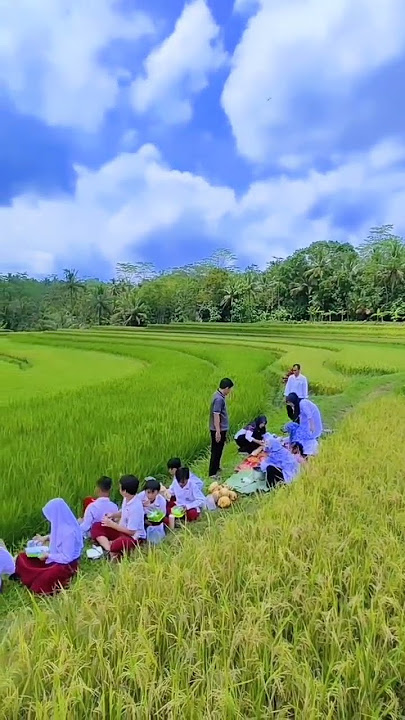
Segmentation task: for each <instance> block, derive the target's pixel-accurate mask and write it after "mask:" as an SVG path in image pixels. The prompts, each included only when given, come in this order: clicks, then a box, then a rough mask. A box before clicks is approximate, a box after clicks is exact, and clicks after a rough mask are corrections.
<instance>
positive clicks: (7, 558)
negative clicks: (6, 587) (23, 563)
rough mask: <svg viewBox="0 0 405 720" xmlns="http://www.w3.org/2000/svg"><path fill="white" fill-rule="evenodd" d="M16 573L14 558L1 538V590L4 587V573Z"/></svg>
mask: <svg viewBox="0 0 405 720" xmlns="http://www.w3.org/2000/svg"><path fill="white" fill-rule="evenodd" d="M14 573H15V563H14V559H13V557H12V556H11V555H10V553H9V552H8V550H7V548H6V546H5V545H3V543H2V542H1V540H0V592H1V589H2V579H1V578H2V575H14Z"/></svg>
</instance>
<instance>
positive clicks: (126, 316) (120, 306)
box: [112, 290, 148, 327]
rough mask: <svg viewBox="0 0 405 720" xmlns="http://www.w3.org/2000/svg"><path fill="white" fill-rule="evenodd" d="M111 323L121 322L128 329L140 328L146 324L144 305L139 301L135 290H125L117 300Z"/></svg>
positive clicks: (146, 317)
mask: <svg viewBox="0 0 405 720" xmlns="http://www.w3.org/2000/svg"><path fill="white" fill-rule="evenodd" d="M112 320H113V322H116V321H117V322H122V323H123V324H124V325H129V326H130V327H141V326H142V325H146V324H147V322H148V314H147V308H146V305H145V303H143V302H142V300H140V299H139V297H138V293H137V291H136V290H126V291H125V292H124V293H122V295H120V296H119V297H118V299H117V303H116V312H115V314H114V315H113V318H112Z"/></svg>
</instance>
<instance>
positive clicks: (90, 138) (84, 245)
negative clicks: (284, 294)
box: [0, 0, 405, 275]
mask: <svg viewBox="0 0 405 720" xmlns="http://www.w3.org/2000/svg"><path fill="white" fill-rule="evenodd" d="M138 2H139V3H140V2H144V6H145V7H146V0H136V3H138ZM402 5H403V0H384V2H380V0H357V1H356V2H355V3H354V2H351V0H336V2H324V0H236V2H235V3H234V5H233V8H231V7H230V9H229V17H228V19H227V20H226V19H225V25H224V24H220V23H219V19H218V18H219V17H221V18H222V20H221V22H222V21H223V18H224V17H225V13H224V8H225V4H224V6H222V5H221V7H220V8H219V9H220V10H221V12H222V14H221V13H220V12H215V16H214V11H217V10H218V8H216V7H215V5H214V3H212V2H210V1H209V0H191V2H186V3H185V4H184V5H183V6H182V8H181V11H180V14H178V15H177V16H175V15H174V11H173V9H172V4H170V3H169V4H167V5H165V6H164V11H165V12H167V15H165V17H164V20H165V23H164V27H166V28H167V27H170V28H172V31H171V32H169V33H168V34H167V36H166V37H162V35H161V28H162V27H163V25H162V23H161V20H162V18H161V17H160V18H159V17H157V16H155V17H154V19H153V21H152V20H151V19H150V17H149V16H148V15H147V14H145V12H143V11H141V10H140V5H138V4H136V5H135V10H132V11H131V12H130V13H129V14H128V12H124V6H126V7H128V4H127V5H126V3H125V2H124V0H88V1H86V2H85V3H79V4H71V3H67V2H66V0H43V1H42V2H41V3H40V4H38V2H37V0H20V1H19V3H17V4H16V3H14V4H13V3H2V4H0V82H1V83H2V85H3V87H4V91H5V96H6V99H8V102H9V106H8V121H7V122H8V124H7V128H8V129H7V133H8V135H7V136H3V135H2V130H3V128H5V127H6V122H5V119H4V114H3V119H2V115H1V114H0V152H1V151H2V149H3V153H4V156H3V157H5V158H6V159H7V162H3V164H2V163H1V158H0V197H2V198H3V200H2V201H3V202H4V205H3V206H0V223H1V228H2V234H1V236H0V271H3V272H8V271H12V270H14V271H15V270H18V271H24V270H27V271H29V272H31V273H35V274H43V273H50V272H58V271H60V270H61V268H63V267H66V265H68V264H69V265H71V266H78V265H80V266H81V267H86V268H88V274H89V275H94V274H97V272H98V266H97V262H100V263H101V264H102V265H103V267H104V268H105V267H106V266H107V267H108V268H111V271H112V270H113V268H114V265H115V263H116V262H117V261H122V260H130V259H137V258H139V259H143V260H148V259H149V258H150V256H151V254H154V256H155V257H159V261H160V262H161V266H162V267H164V266H168V265H170V264H171V263H172V261H173V260H172V258H173V252H172V249H173V248H174V247H176V246H177V247H178V246H179V245H180V244H181V242H182V240H181V238H187V250H189V249H190V248H191V251H192V253H194V257H195V259H199V258H202V257H205V256H206V255H207V252H209V251H210V249H212V247H215V246H216V247H230V248H231V249H233V250H234V251H235V252H236V253H237V254H238V255H239V256H240V258H241V262H243V263H246V264H249V263H252V262H253V263H257V264H259V265H264V264H265V263H266V262H267V261H269V260H270V259H271V257H272V256H274V255H276V256H283V255H286V254H288V253H290V252H292V251H293V250H294V249H296V248H297V247H302V246H304V245H306V244H309V243H311V242H313V241H316V240H325V239H335V240H345V241H346V240H349V241H352V242H353V243H356V242H359V241H360V240H361V239H362V238H363V237H364V236H365V235H366V234H367V231H368V228H369V227H370V226H371V225H375V224H382V223H394V224H395V225H396V226H397V230H398V231H399V232H404V231H405V222H404V221H403V207H404V206H405V131H404V130H403V128H402V125H401V123H400V122H399V123H397V126H396V127H393V128H392V129H391V128H390V126H389V124H388V118H391V117H392V112H394V110H392V109H390V110H389V112H388V113H385V114H384V113H383V114H382V115H381V116H380V120H379V122H380V124H379V125H378V126H377V127H376V129H375V133H374V134H373V137H371V135H370V137H368V139H367V138H366V139H364V137H363V136H366V135H367V133H366V132H365V131H366V130H368V129H369V118H370V113H369V109H370V107H373V103H374V104H375V103H376V102H378V99H376V97H375V95H376V93H375V91H374V86H373V81H374V78H375V77H376V74H377V73H381V78H380V82H381V83H382V84H383V85H384V83H385V84H386V86H387V87H388V86H389V83H390V80H389V79H390V73H391V70H392V67H394V63H397V64H398V68H399V69H397V72H398V73H399V77H402V75H401V67H405V14H404V13H403V8H402ZM16 6H18V11H17V7H16ZM210 7H211V10H210ZM131 8H133V4H132V3H131ZM232 10H233V11H232ZM152 42H153V43H154V44H153V47H152V49H150V44H151V43H152ZM401 62H402V63H403V66H401V64H400V63H401ZM384 71H386V73H387V74H386V75H384ZM226 74H227V77H226V78H225V80H224V76H225V75H226ZM367 82H368V83H369V90H368V93H367V92H366V91H365V90H364V87H365V86H366V85H367ZM365 84H366V85H365ZM360 86H361V87H362V88H363V90H362V93H360V92H359V88H360ZM202 90H205V91H206V92H205V94H204V102H203V103H202V102H200V103H198V102H197V98H198V95H199V93H201V91H202ZM391 90H392V92H393V93H395V95H396V96H398V102H400V101H401V96H400V95H398V93H397V92H395V88H391ZM269 98H271V99H269ZM3 99H4V98H3ZM13 112H14V113H16V117H17V119H20V120H21V119H22V118H23V115H22V113H25V114H28V115H25V116H24V118H23V122H14V123H13V121H12V113H13ZM395 112H397V114H398V115H399V116H400V117H402V115H401V112H400V108H396V109H395ZM10 113H11V114H10ZM30 115H33V116H35V118H36V120H35V125H36V129H35V128H34V121H33V119H32V118H30ZM38 118H39V119H38ZM359 118H361V119H362V120H361V121H360V124H359ZM355 123H357V131H356V132H357V133H359V132H360V134H361V142H360V141H359V135H357V136H356V133H352V134H351V131H352V129H353V127H354V124H355ZM362 123H363V124H362ZM38 126H40V127H38ZM50 126H53V127H50ZM54 126H62V129H60V128H59V129H58V128H57V127H54ZM30 127H31V136H30ZM65 127H66V128H67V129H68V130H69V133H66V132H65V130H64V128H65ZM13 128H14V129H15V134H14V135H12V132H11V130H12V129H13ZM10 129H11V130H10ZM71 130H74V131H76V130H81V131H83V130H84V131H85V133H76V132H73V133H72V132H70V131H71ZM52 133H53V134H54V135H55V134H56V135H57V142H56V141H53V142H51V141H50V142H49V143H46V141H45V140H46V138H47V137H49V138H52ZM342 133H345V134H346V135H348V136H350V143H349V144H348V145H346V146H345V144H344V143H343V142H342V141H341V137H342ZM21 135H24V143H22V142H21ZM65 135H66V136H67V137H68V141H66V145H64V146H63V147H62V145H63V143H64V142H65ZM39 137H40V138H41V143H39V141H38V138H39ZM72 138H73V139H72ZM207 138H210V142H209V143H208V142H207ZM1 146H2V147H1ZM20 147H22V148H23V150H22V151H20V152H19V151H18V149H19V148H20ZM47 148H48V149H49V150H48V154H47ZM206 148H211V150H210V158H209V162H207V158H206V157H205V156H204V153H205V154H207V153H208V150H206ZM212 148H214V150H212ZM5 149H6V150H7V153H5ZM30 152H31V153H32V156H29V153H30ZM58 153H59V154H60V156H61V157H59V161H58V158H57V157H56V155H57V154H58ZM41 155H42V156H43V155H46V161H47V162H46V163H45V160H44V158H42V159H41ZM28 156H29V157H28ZM54 156H55V157H54ZM62 160H63V162H62ZM45 166H46V167H45ZM2 167H4V168H6V170H4V171H3V175H4V172H6V173H7V177H6V178H4V177H2ZM44 168H45V169H46V173H45V175H46V183H45V182H42V183H41V182H38V177H40V176H41V170H43V169H44ZM22 169H23V170H24V172H22ZM62 172H63V173H65V175H64V176H63V177H65V179H64V181H63V182H62V180H63V177H62ZM13 173H14V174H13ZM35 173H37V175H35ZM52 173H54V176H55V182H54V185H53V187H51V186H52V182H51V181H52ZM76 176H77V182H76V185H75V178H76ZM66 177H67V178H68V180H69V182H68V181H67V180H66ZM210 178H211V179H210ZM213 178H215V180H213ZM10 188H11V189H10ZM32 188H40V189H38V190H36V191H35V192H33V191H32ZM61 188H62V189H63V192H65V191H66V194H61ZM1 193H2V194H1ZM45 193H46V194H45ZM69 193H70V194H69ZM194 237H198V243H197V242H194V244H193V242H190V239H192V238H194ZM183 242H185V241H183ZM170 244H171V245H170ZM180 254H181V253H180ZM103 272H104V270H103Z"/></svg>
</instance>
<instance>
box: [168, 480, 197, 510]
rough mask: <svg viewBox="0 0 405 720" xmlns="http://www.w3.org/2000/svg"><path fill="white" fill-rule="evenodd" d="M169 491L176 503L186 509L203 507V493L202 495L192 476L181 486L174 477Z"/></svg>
mask: <svg viewBox="0 0 405 720" xmlns="http://www.w3.org/2000/svg"><path fill="white" fill-rule="evenodd" d="M169 491H170V493H171V494H172V495H174V497H175V498H176V504H177V505H180V506H181V507H184V508H186V510H193V509H196V510H201V508H203V507H205V502H206V498H205V495H203V493H202V492H201V489H200V488H199V487H198V485H196V483H195V482H194V480H193V479H192V478H190V479H189V481H188V483H187V485H185V486H184V487H181V486H180V485H179V483H178V482H177V480H176V479H174V480H173V482H172V484H171V485H170V488H169Z"/></svg>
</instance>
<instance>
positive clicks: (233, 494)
mask: <svg viewBox="0 0 405 720" xmlns="http://www.w3.org/2000/svg"><path fill="white" fill-rule="evenodd" d="M229 497H230V499H231V500H232V502H235V500H237V499H238V493H236V492H235V491H234V490H230V491H229Z"/></svg>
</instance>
